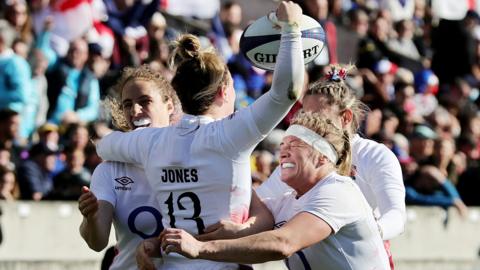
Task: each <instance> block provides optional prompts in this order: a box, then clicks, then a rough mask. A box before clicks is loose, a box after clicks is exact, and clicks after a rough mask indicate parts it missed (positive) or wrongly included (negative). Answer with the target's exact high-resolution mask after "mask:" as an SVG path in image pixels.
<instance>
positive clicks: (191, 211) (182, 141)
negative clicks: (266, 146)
mask: <svg viewBox="0 0 480 270" xmlns="http://www.w3.org/2000/svg"><path fill="white" fill-rule="evenodd" d="M222 121H228V119H224V120H221V121H213V119H210V118H207V117H198V116H188V115H187V116H185V117H184V118H183V119H182V121H181V122H180V123H179V124H178V125H177V126H175V127H172V128H169V129H166V130H164V131H162V132H159V134H158V136H157V137H155V139H154V142H155V143H154V144H153V147H152V149H151V151H150V155H149V156H148V158H147V160H148V161H147V163H146V164H145V166H146V167H145V169H146V171H147V177H148V179H149V182H150V184H151V186H152V188H153V192H154V193H156V196H157V201H158V202H159V203H160V208H161V212H162V216H163V224H164V226H165V227H174V228H182V229H185V230H186V231H188V232H190V233H192V234H200V233H203V232H204V229H205V228H206V227H207V226H209V225H212V224H214V223H216V222H218V221H219V220H221V219H231V220H233V221H236V222H243V221H244V220H245V219H246V218H248V209H249V204H250V199H251V176H250V163H249V155H250V152H251V150H250V149H249V148H248V149H247V150H246V151H240V150H239V149H237V150H239V151H236V150H235V149H230V146H229V144H230V142H228V138H226V136H227V135H225V133H224V130H223V125H222ZM164 261H165V266H168V265H171V267H172V268H168V269H188V266H186V265H183V263H184V261H185V260H183V259H182V258H180V257H179V256H178V255H172V256H168V257H167V258H165V260H164ZM185 263H186V264H191V261H187V262H185ZM208 263H209V264H208V267H205V269H229V268H222V267H220V268H216V266H213V265H210V264H212V263H213V262H208ZM213 264H217V265H218V266H222V265H225V266H226V267H229V266H232V264H223V263H213ZM178 265H182V266H181V268H178ZM201 268H202V266H200V264H199V262H198V261H195V269H201ZM162 269H163V268H162ZM192 269H193V268H192Z"/></svg>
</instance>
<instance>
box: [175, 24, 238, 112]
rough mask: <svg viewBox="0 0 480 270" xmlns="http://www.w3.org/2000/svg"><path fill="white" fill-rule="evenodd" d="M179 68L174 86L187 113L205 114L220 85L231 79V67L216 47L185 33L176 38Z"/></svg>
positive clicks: (176, 56)
mask: <svg viewBox="0 0 480 270" xmlns="http://www.w3.org/2000/svg"><path fill="white" fill-rule="evenodd" d="M172 59H173V62H176V63H175V65H176V72H175V75H174V77H173V79H172V86H173V88H174V89H175V91H176V92H177V95H178V98H179V99H180V102H181V103H182V108H183V111H184V112H185V113H188V114H192V115H201V114H204V113H205V112H206V111H207V110H208V109H209V108H210V106H211V105H212V104H213V102H214V101H215V96H216V95H217V93H218V90H219V87H221V86H223V85H226V84H227V83H228V76H227V75H228V74H229V73H228V72H229V71H228V68H227V66H226V65H225V62H224V61H223V59H222V58H221V57H220V56H219V55H218V54H217V53H216V52H215V51H214V50H213V49H204V50H202V49H201V46H200V40H199V39H198V37H196V36H194V35H191V34H185V35H182V36H180V37H179V38H178V39H177V41H176V42H175V50H174V52H173V57H172Z"/></svg>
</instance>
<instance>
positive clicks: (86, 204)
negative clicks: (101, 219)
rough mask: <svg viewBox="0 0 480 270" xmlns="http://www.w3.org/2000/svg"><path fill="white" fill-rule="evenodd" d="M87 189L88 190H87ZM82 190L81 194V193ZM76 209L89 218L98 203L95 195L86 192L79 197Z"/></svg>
mask: <svg viewBox="0 0 480 270" xmlns="http://www.w3.org/2000/svg"><path fill="white" fill-rule="evenodd" d="M87 189H88V188H87ZM83 190H84V189H83V188H82V192H83ZM78 209H79V210H80V213H82V215H83V216H85V217H89V216H90V215H92V214H94V213H95V212H96V211H97V210H98V201H97V197H95V195H94V194H93V193H92V192H90V191H88V192H87V193H84V194H82V195H81V196H80V198H79V199H78Z"/></svg>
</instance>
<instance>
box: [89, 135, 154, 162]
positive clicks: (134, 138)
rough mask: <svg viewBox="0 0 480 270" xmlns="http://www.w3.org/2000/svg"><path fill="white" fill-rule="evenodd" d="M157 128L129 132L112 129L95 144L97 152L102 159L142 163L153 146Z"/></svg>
mask: <svg viewBox="0 0 480 270" xmlns="http://www.w3.org/2000/svg"><path fill="white" fill-rule="evenodd" d="M158 130H159V129H158V128H143V129H140V130H134V131H130V132H120V131H114V132H112V133H110V134H108V135H106V136H105V137H103V138H102V139H101V140H100V141H99V142H98V144H97V154H98V156H99V157H100V158H102V159H103V160H109V161H119V162H127V163H135V164H143V165H144V163H145V162H146V161H147V158H148V155H149V153H150V150H151V149H152V148H153V143H154V142H153V138H154V135H155V134H156V131H158Z"/></svg>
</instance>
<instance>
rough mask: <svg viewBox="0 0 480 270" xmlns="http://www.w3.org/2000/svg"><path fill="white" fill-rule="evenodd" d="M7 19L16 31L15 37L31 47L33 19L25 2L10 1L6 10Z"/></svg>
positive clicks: (22, 0) (21, 0)
mask: <svg viewBox="0 0 480 270" xmlns="http://www.w3.org/2000/svg"><path fill="white" fill-rule="evenodd" d="M5 19H7V21H8V23H9V24H10V27H11V28H12V29H13V30H14V31H15V37H16V38H18V39H19V40H22V41H23V42H25V44H26V45H27V47H29V46H30V45H31V44H32V42H33V32H32V18H31V14H30V12H29V9H28V5H27V3H26V2H25V1H24V0H20V1H10V3H9V4H7V8H6V10H5Z"/></svg>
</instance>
